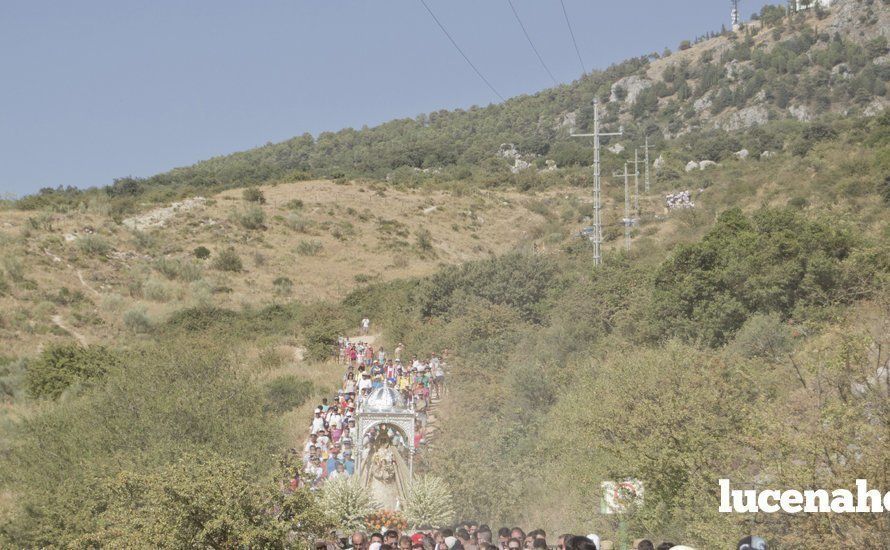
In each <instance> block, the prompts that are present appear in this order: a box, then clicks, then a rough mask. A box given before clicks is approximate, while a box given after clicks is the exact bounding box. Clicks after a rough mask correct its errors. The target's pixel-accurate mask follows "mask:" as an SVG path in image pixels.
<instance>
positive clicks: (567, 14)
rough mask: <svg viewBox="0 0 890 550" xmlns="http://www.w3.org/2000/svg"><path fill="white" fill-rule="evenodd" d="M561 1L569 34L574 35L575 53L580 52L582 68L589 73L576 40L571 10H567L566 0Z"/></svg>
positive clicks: (579, 59)
mask: <svg viewBox="0 0 890 550" xmlns="http://www.w3.org/2000/svg"><path fill="white" fill-rule="evenodd" d="M559 3H560V4H561V5H562V14H563V15H564V16H565V18H566V26H568V27H569V34H570V35H571V37H572V44H574V45H575V53H576V54H578V61H579V62H580V63H581V70H582V71H584V74H587V67H585V66H584V60H583V59H581V50H579V49H578V41H577V40H575V31H573V30H572V23H571V22H570V21H569V12H567V11H566V3H565V1H564V0H559Z"/></svg>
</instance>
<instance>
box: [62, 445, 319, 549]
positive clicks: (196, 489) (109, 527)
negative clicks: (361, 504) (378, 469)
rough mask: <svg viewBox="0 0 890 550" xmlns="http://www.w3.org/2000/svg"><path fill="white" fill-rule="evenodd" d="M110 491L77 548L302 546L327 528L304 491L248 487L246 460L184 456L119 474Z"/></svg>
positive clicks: (310, 498) (249, 478) (250, 478)
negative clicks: (159, 465)
mask: <svg viewBox="0 0 890 550" xmlns="http://www.w3.org/2000/svg"><path fill="white" fill-rule="evenodd" d="M109 493H110V498H109V505H108V508H107V509H106V510H105V511H104V512H103V513H102V515H101V521H100V522H99V528H98V529H97V530H96V531H94V532H92V533H90V534H87V535H84V536H83V537H81V538H79V539H78V540H77V544H76V545H77V546H89V547H92V546H101V547H119V548H120V547H122V548H294V547H300V546H303V545H305V546H308V545H309V544H311V543H313V542H314V540H315V539H316V538H318V537H323V536H324V535H326V534H327V530H328V527H329V525H328V522H327V519H326V518H325V516H324V514H323V513H322V512H321V510H320V508H319V507H318V505H317V504H316V499H315V497H314V496H313V495H312V494H310V493H309V492H308V491H298V492H296V493H291V494H288V495H284V494H282V493H280V492H279V491H276V490H275V487H272V486H266V487H264V486H262V485H258V484H255V483H254V482H253V479H252V475H251V472H250V468H249V466H248V465H247V464H246V463H244V462H237V461H234V460H227V459H224V458H221V457H218V456H216V455H214V454H212V453H208V454H204V455H186V456H184V457H182V458H180V459H179V460H177V461H176V462H175V463H173V464H170V465H168V466H166V467H163V468H160V469H157V470H154V471H149V472H143V471H125V472H122V473H121V474H119V475H118V476H116V477H115V478H114V479H113V480H112V482H111V483H110V486H109ZM270 509H273V510H276V512H275V513H269V510H270Z"/></svg>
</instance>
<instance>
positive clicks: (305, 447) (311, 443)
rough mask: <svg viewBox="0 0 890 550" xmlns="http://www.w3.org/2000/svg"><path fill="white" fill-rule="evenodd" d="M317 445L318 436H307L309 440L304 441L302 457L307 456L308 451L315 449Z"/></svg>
mask: <svg viewBox="0 0 890 550" xmlns="http://www.w3.org/2000/svg"><path fill="white" fill-rule="evenodd" d="M317 444H318V435H317V434H309V440H308V441H306V444H305V445H303V456H304V457H307V456H309V449H311V448H312V447H315V446H316V445H317Z"/></svg>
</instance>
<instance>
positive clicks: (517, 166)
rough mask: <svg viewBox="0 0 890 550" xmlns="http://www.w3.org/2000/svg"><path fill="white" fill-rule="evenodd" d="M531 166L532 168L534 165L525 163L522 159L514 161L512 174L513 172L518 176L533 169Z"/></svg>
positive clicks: (511, 169)
mask: <svg viewBox="0 0 890 550" xmlns="http://www.w3.org/2000/svg"><path fill="white" fill-rule="evenodd" d="M531 166H532V163H530V162H528V161H524V160H522V159H521V158H517V159H514V160H513V166H511V167H510V172H512V173H514V174H518V173H519V172H522V171H523V170H528V169H529V168H531Z"/></svg>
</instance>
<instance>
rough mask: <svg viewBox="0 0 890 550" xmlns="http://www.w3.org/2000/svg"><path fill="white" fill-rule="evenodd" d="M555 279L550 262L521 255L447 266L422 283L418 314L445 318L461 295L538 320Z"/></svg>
mask: <svg viewBox="0 0 890 550" xmlns="http://www.w3.org/2000/svg"><path fill="white" fill-rule="evenodd" d="M555 276H556V270H555V266H554V264H553V263H552V262H551V261H549V260H547V259H545V258H543V257H541V256H533V255H527V254H520V253H511V254H507V255H504V256H501V257H499V258H494V259H490V260H482V261H478V262H471V263H467V264H464V265H461V266H454V267H448V268H445V269H443V270H442V271H440V272H439V273H437V274H435V275H433V276H432V277H431V278H430V279H429V280H428V281H425V285H424V286H425V288H424V291H423V293H422V295H421V296H420V304H419V305H420V308H421V309H420V311H421V313H422V314H423V316H424V317H435V316H441V315H447V314H448V312H449V311H450V310H451V308H452V306H453V305H454V303H455V302H456V300H457V299H460V297H461V296H463V297H474V298H482V299H484V300H487V301H489V302H491V303H493V304H502V305H506V306H510V307H512V308H515V309H516V310H517V311H519V312H521V313H522V314H523V315H524V317H525V318H526V319H529V320H537V319H539V317H540V315H539V314H538V313H537V310H538V309H539V307H540V304H541V303H542V301H543V300H544V298H545V297H546V295H547V292H548V290H549V289H550V287H551V285H552V283H553V281H554V278H555Z"/></svg>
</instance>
